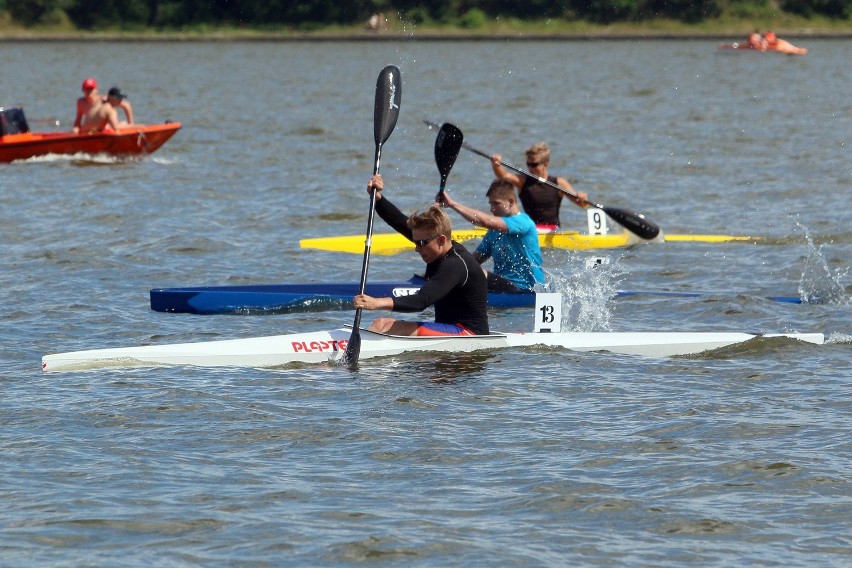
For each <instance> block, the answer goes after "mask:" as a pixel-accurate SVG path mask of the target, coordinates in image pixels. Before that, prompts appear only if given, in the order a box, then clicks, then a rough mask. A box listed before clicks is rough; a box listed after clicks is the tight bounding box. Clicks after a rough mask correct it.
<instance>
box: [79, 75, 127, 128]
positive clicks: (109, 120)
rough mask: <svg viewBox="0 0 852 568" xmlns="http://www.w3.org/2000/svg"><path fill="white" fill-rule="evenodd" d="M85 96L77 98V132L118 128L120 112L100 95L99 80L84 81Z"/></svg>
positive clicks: (89, 79)
mask: <svg viewBox="0 0 852 568" xmlns="http://www.w3.org/2000/svg"><path fill="white" fill-rule="evenodd" d="M82 89H83V96H82V97H80V98H79V99H77V116H76V117H75V118H74V128H72V132H75V133H80V132H83V133H92V132H103V131H104V130H106V129H107V128H111V129H112V130H118V127H119V126H118V113H116V112H115V108H114V107H113V106H112V105H111V104H109V103H108V102H104V100H103V99H102V98H101V97H100V95H98V82H97V81H95V80H94V79H92V78H88V79H86V80H84V81H83V86H82Z"/></svg>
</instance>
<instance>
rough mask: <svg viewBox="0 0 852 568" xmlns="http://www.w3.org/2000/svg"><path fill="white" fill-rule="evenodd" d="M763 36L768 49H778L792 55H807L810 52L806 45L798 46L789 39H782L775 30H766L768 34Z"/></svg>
mask: <svg viewBox="0 0 852 568" xmlns="http://www.w3.org/2000/svg"><path fill="white" fill-rule="evenodd" d="M763 37H764V39H765V40H766V49H767V50H769V51H777V52H779V53H787V54H790V55H805V54H806V53H807V52H808V50H807V49H805V48H804V47H796V46H795V45H793V44H792V43H790V42H789V41H787V40H784V39H780V38H779V37H778V36H776V35H775V32H773V31H768V32H766V35H765V36H763Z"/></svg>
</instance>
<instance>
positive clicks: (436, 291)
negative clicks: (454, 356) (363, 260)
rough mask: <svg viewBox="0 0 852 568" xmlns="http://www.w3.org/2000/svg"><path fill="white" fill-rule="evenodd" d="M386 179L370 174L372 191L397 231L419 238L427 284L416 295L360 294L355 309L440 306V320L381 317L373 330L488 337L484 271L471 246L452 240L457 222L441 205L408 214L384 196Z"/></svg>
mask: <svg viewBox="0 0 852 568" xmlns="http://www.w3.org/2000/svg"><path fill="white" fill-rule="evenodd" d="M383 188H384V181H383V179H382V176H381V175H379V174H376V175H374V176H373V177H371V178H370V182H369V184H368V185H367V191H368V192H373V191H375V192H376V213H378V214H379V216H380V217H381V218H382V219H384V220H385V222H386V223H387V224H388V225H390V226H391V227H392V228H393V229H394V230H396V231H397V232H398V233H400V234H401V235H403V236H404V237H406V238H407V239H409V240H410V241H413V242H414V249H415V250H416V251H417V253H418V254H420V258H422V259H423V262H425V263H426V274H425V279H426V283H425V284H423V286H422V287H421V288H420V289H419V290H418V291H417V292H416V293H414V294H412V295H410V296H401V297H387V298H374V297H372V296H368V295H366V294H359V295H357V296H355V298H354V299H353V302H354V304H355V308H356V309H364V310H392V311H395V312H421V311H423V310H425V309H426V308H428V307H429V306H432V305H434V306H435V321H434V322H424V321H404V320H398V319H394V318H377V319H376V320H375V321H374V322H373V323H372V324H371V325H370V330H371V331H377V332H381V333H389V334H391V335H487V334H488V333H489V330H488V313H487V310H486V305H487V303H488V287H487V284H486V279H485V273H483V271H482V269H481V268H480V266H479V263H478V262H476V260H475V259H474V258H473V255H471V254H470V253H469V252H468V251H467V249H465V248H464V247H463V246H462V245H461V244H459V243H457V242H455V241H453V240H452V238H451V236H452V232H453V224H452V222H451V221H450V218H449V217H448V216H447V214H446V213H444V211H443V210H442V209H441V207H440V205H438V204H437V203H436V204H434V205H432V206H431V207H430V208H429V209H428V210H426V211H424V212H420V213H415V214H413V215H411V216H410V217H406V216H405V215H404V214H403V213H402V212H401V211H400V210H399V209H397V208H396V206H395V205H393V204H392V203H391V202H390V201H389V200H388V199H387V198H386V197H384V196H382V189H383Z"/></svg>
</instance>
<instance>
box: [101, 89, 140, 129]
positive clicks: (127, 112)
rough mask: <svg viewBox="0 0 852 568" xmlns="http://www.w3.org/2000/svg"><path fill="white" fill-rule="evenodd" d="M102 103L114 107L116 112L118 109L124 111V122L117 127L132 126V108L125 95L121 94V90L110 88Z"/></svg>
mask: <svg viewBox="0 0 852 568" xmlns="http://www.w3.org/2000/svg"><path fill="white" fill-rule="evenodd" d="M104 102H108V103H110V104H111V105H112V106H113V107H115V109H116V112H118V109H121V110H123V111H124V116H125V118H126V120H122V121H121V122H119V123H118V124H119V126H127V125H129V124H133V107H132V106H131V105H130V101H128V100H127V94H125V93H124V92H122V90H121V89H119V88H118V87H112V88H111V89H110V90H109V92H108V93H107V96H106V98H104Z"/></svg>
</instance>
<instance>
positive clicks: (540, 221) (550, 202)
mask: <svg viewBox="0 0 852 568" xmlns="http://www.w3.org/2000/svg"><path fill="white" fill-rule="evenodd" d="M526 155H527V169H529V171H530V175H522V174H517V173H514V172H511V171H509V170H507V169H506V168H504V167H503V165H502V164H501V163H500V162H502V161H503V160H502V157H501V156H500V154H494V155H493V156H491V168H492V169H493V170H494V175H495V176H497V179H502V180H506V181H508V182H509V183H511V184H512V185H513V186H515V187H516V188H517V189H518V196H519V197H520V199H521V204H522V205H523V206H524V211H526V213H527V215H529V216H530V217H531V218H532V220H533V221H535V224H536V225H537V226H538V229H539V231H542V232H545V231H556V230H558V229H559V224H560V223H559V206H560V205H561V204H562V199H563V198H564V197H567V198H568V199H570V200H571V201H573V202H574V203H575V204H576V205H578V206H579V207H583V208H585V207H586V206H587V204H586V202H585V201H583V199H586V198H588V195H586V194H585V193H580V192H574V189H573V188H572V187H571V184H570V183H568V180H567V179H565V178H563V177H557V176H551V175H549V174H548V172H547V167H548V166H549V165H550V147H548V145H547V143H546V142H539V143H538V144H533V145H532V146H530V147H529V148H528V149H527V151H526ZM536 178H543V179H546V180H548V181H549V182H550V183H553V184H556V185H558V186H559V187H564V188H565V189H567V190H568V191H571V192H574V193H577V194H578V195H579V196H580V199H576V198H574V197H571V196H569V195H568V194H566V193H562V192H561V191H559V190H556V189H554V188H552V187H550V186H548V185H546V184H544V183H542V182H541V181H539V180H538V179H536Z"/></svg>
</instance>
